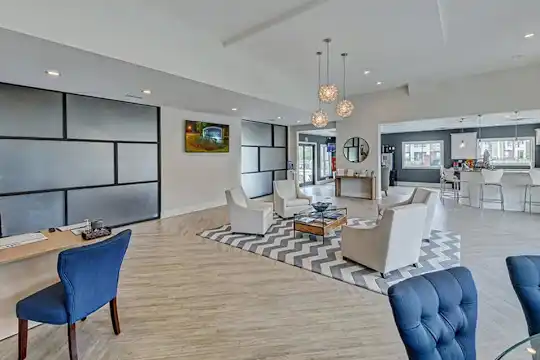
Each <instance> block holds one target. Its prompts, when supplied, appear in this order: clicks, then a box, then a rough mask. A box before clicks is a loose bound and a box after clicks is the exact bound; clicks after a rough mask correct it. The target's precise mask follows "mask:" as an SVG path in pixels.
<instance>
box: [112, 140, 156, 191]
mask: <svg viewBox="0 0 540 360" xmlns="http://www.w3.org/2000/svg"><path fill="white" fill-rule="evenodd" d="M157 157H158V145H157V144H122V143H120V144H118V182H120V183H128V182H137V181H153V180H157V178H158V165H157Z"/></svg>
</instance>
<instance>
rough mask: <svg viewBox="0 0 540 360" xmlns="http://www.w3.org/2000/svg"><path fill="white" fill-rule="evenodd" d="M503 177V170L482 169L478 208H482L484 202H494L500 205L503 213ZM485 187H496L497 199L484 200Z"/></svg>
mask: <svg viewBox="0 0 540 360" xmlns="http://www.w3.org/2000/svg"><path fill="white" fill-rule="evenodd" d="M503 175H504V170H502V169H499V170H487V169H482V183H481V184H480V208H482V209H483V208H484V203H485V202H494V203H500V204H501V210H502V211H504V194H503V188H502V183H501V180H502V177H503ZM485 186H496V187H498V188H499V196H500V198H499V199H484V187H485Z"/></svg>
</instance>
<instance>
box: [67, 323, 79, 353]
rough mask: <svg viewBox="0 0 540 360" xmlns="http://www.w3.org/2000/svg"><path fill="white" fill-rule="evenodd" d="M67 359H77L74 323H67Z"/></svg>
mask: <svg viewBox="0 0 540 360" xmlns="http://www.w3.org/2000/svg"><path fill="white" fill-rule="evenodd" d="M68 345H69V359H70V360H77V329H76V328H75V323H73V324H68Z"/></svg>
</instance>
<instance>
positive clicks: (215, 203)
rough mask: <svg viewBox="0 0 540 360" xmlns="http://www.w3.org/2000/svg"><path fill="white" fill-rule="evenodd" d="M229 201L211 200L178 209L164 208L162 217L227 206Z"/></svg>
mask: <svg viewBox="0 0 540 360" xmlns="http://www.w3.org/2000/svg"><path fill="white" fill-rule="evenodd" d="M226 204H227V203H226V202H225V201H222V200H220V201H209V202H205V203H200V204H196V205H191V206H186V207H182V208H176V209H170V210H164V211H162V212H161V218H162V219H166V218H170V217H173V216H179V215H185V214H189V213H193V212H197V211H202V210H207V209H213V208H217V207H220V206H225V205H226Z"/></svg>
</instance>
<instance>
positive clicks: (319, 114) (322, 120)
mask: <svg viewBox="0 0 540 360" xmlns="http://www.w3.org/2000/svg"><path fill="white" fill-rule="evenodd" d="M321 55H322V52H320V51H318V52H317V59H318V63H319V87H318V89H319V90H320V88H321ZM319 93H320V92H319ZM317 100H318V102H319V108H318V110H317V111H315V112H314V113H313V114H311V123H312V124H313V126H315V127H317V128H323V127H325V126H326V125H328V114H327V113H326V111H324V110H323V109H322V108H321V98H320V97H319V96H317Z"/></svg>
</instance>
